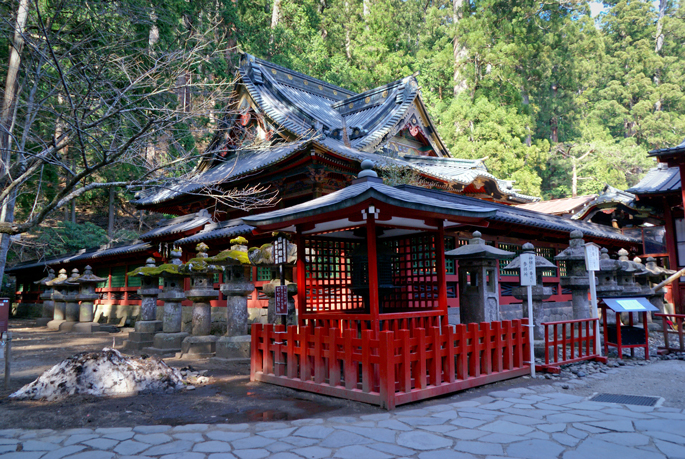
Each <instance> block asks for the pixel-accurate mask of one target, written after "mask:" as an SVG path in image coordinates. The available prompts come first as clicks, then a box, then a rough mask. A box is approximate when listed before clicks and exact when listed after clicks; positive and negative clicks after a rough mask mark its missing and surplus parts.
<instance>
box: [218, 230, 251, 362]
mask: <svg viewBox="0 0 685 459" xmlns="http://www.w3.org/2000/svg"><path fill="white" fill-rule="evenodd" d="M246 244H247V239H245V238H244V237H238V238H235V239H231V249H230V250H224V251H223V252H221V253H220V254H218V255H217V256H216V257H213V258H212V263H215V264H217V265H220V266H223V267H224V279H223V283H222V284H221V293H223V294H224V296H225V297H226V335H224V336H222V337H221V338H219V340H218V341H217V343H216V356H217V358H220V359H229V360H232V359H249V358H250V335H249V332H250V331H249V327H248V318H249V316H248V312H247V299H248V298H249V296H250V295H251V294H252V292H253V291H254V284H252V282H250V281H249V280H248V279H247V278H246V277H245V267H246V266H249V260H248V256H247V245H246Z"/></svg>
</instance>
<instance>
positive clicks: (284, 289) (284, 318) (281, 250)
mask: <svg viewBox="0 0 685 459" xmlns="http://www.w3.org/2000/svg"><path fill="white" fill-rule="evenodd" d="M287 258H288V240H287V239H286V238H284V237H279V238H278V239H276V242H275V243H274V261H275V262H276V264H277V265H278V269H279V271H280V281H281V285H279V286H277V287H276V288H275V289H274V290H275V291H274V293H275V301H276V315H277V316H281V323H282V324H283V325H287V323H288V286H287V285H285V271H284V268H283V267H284V265H285V263H286V261H287Z"/></svg>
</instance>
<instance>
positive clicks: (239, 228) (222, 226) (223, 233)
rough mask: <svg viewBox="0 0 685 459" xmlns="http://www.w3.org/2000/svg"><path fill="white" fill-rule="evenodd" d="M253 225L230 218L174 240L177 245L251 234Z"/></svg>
mask: <svg viewBox="0 0 685 459" xmlns="http://www.w3.org/2000/svg"><path fill="white" fill-rule="evenodd" d="M253 229H254V226H250V225H246V224H244V223H243V222H242V220H230V221H223V222H219V223H211V224H209V225H206V226H205V227H204V229H203V230H202V231H200V232H199V233H196V234H193V235H192V236H188V237H184V238H183V239H179V240H178V241H176V244H178V245H188V244H191V245H192V244H199V243H200V242H207V241H211V240H214V239H225V238H232V237H237V236H245V235H248V234H252V230H253Z"/></svg>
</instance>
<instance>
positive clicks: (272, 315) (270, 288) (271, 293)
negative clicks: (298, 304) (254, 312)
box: [262, 279, 297, 325]
mask: <svg viewBox="0 0 685 459" xmlns="http://www.w3.org/2000/svg"><path fill="white" fill-rule="evenodd" d="M279 285H281V280H280V279H273V280H272V281H271V282H269V283H268V284H264V285H263V286H262V293H263V294H264V295H266V296H267V297H269V309H268V311H267V317H266V320H267V322H268V323H270V324H275V323H276V319H277V318H278V317H279V316H277V315H276V287H278V286H279ZM285 285H286V287H287V288H288V292H287V293H288V318H287V321H286V324H287V325H297V313H296V311H295V295H297V284H295V283H293V282H290V281H289V280H287V279H286V281H285Z"/></svg>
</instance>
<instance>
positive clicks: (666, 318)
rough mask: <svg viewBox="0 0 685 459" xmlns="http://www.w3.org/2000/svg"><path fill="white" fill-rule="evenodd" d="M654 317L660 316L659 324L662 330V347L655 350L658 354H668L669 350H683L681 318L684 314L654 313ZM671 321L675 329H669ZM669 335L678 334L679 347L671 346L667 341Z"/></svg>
mask: <svg viewBox="0 0 685 459" xmlns="http://www.w3.org/2000/svg"><path fill="white" fill-rule="evenodd" d="M654 317H661V325H662V329H663V332H664V343H665V346H664V347H659V349H658V350H657V352H658V353H659V354H668V353H669V352H685V338H684V337H683V320H685V314H654ZM668 322H671V323H672V324H673V325H674V326H675V330H673V329H671V325H669V324H668ZM670 335H678V344H679V345H680V347H671V344H670V343H669V337H670Z"/></svg>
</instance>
